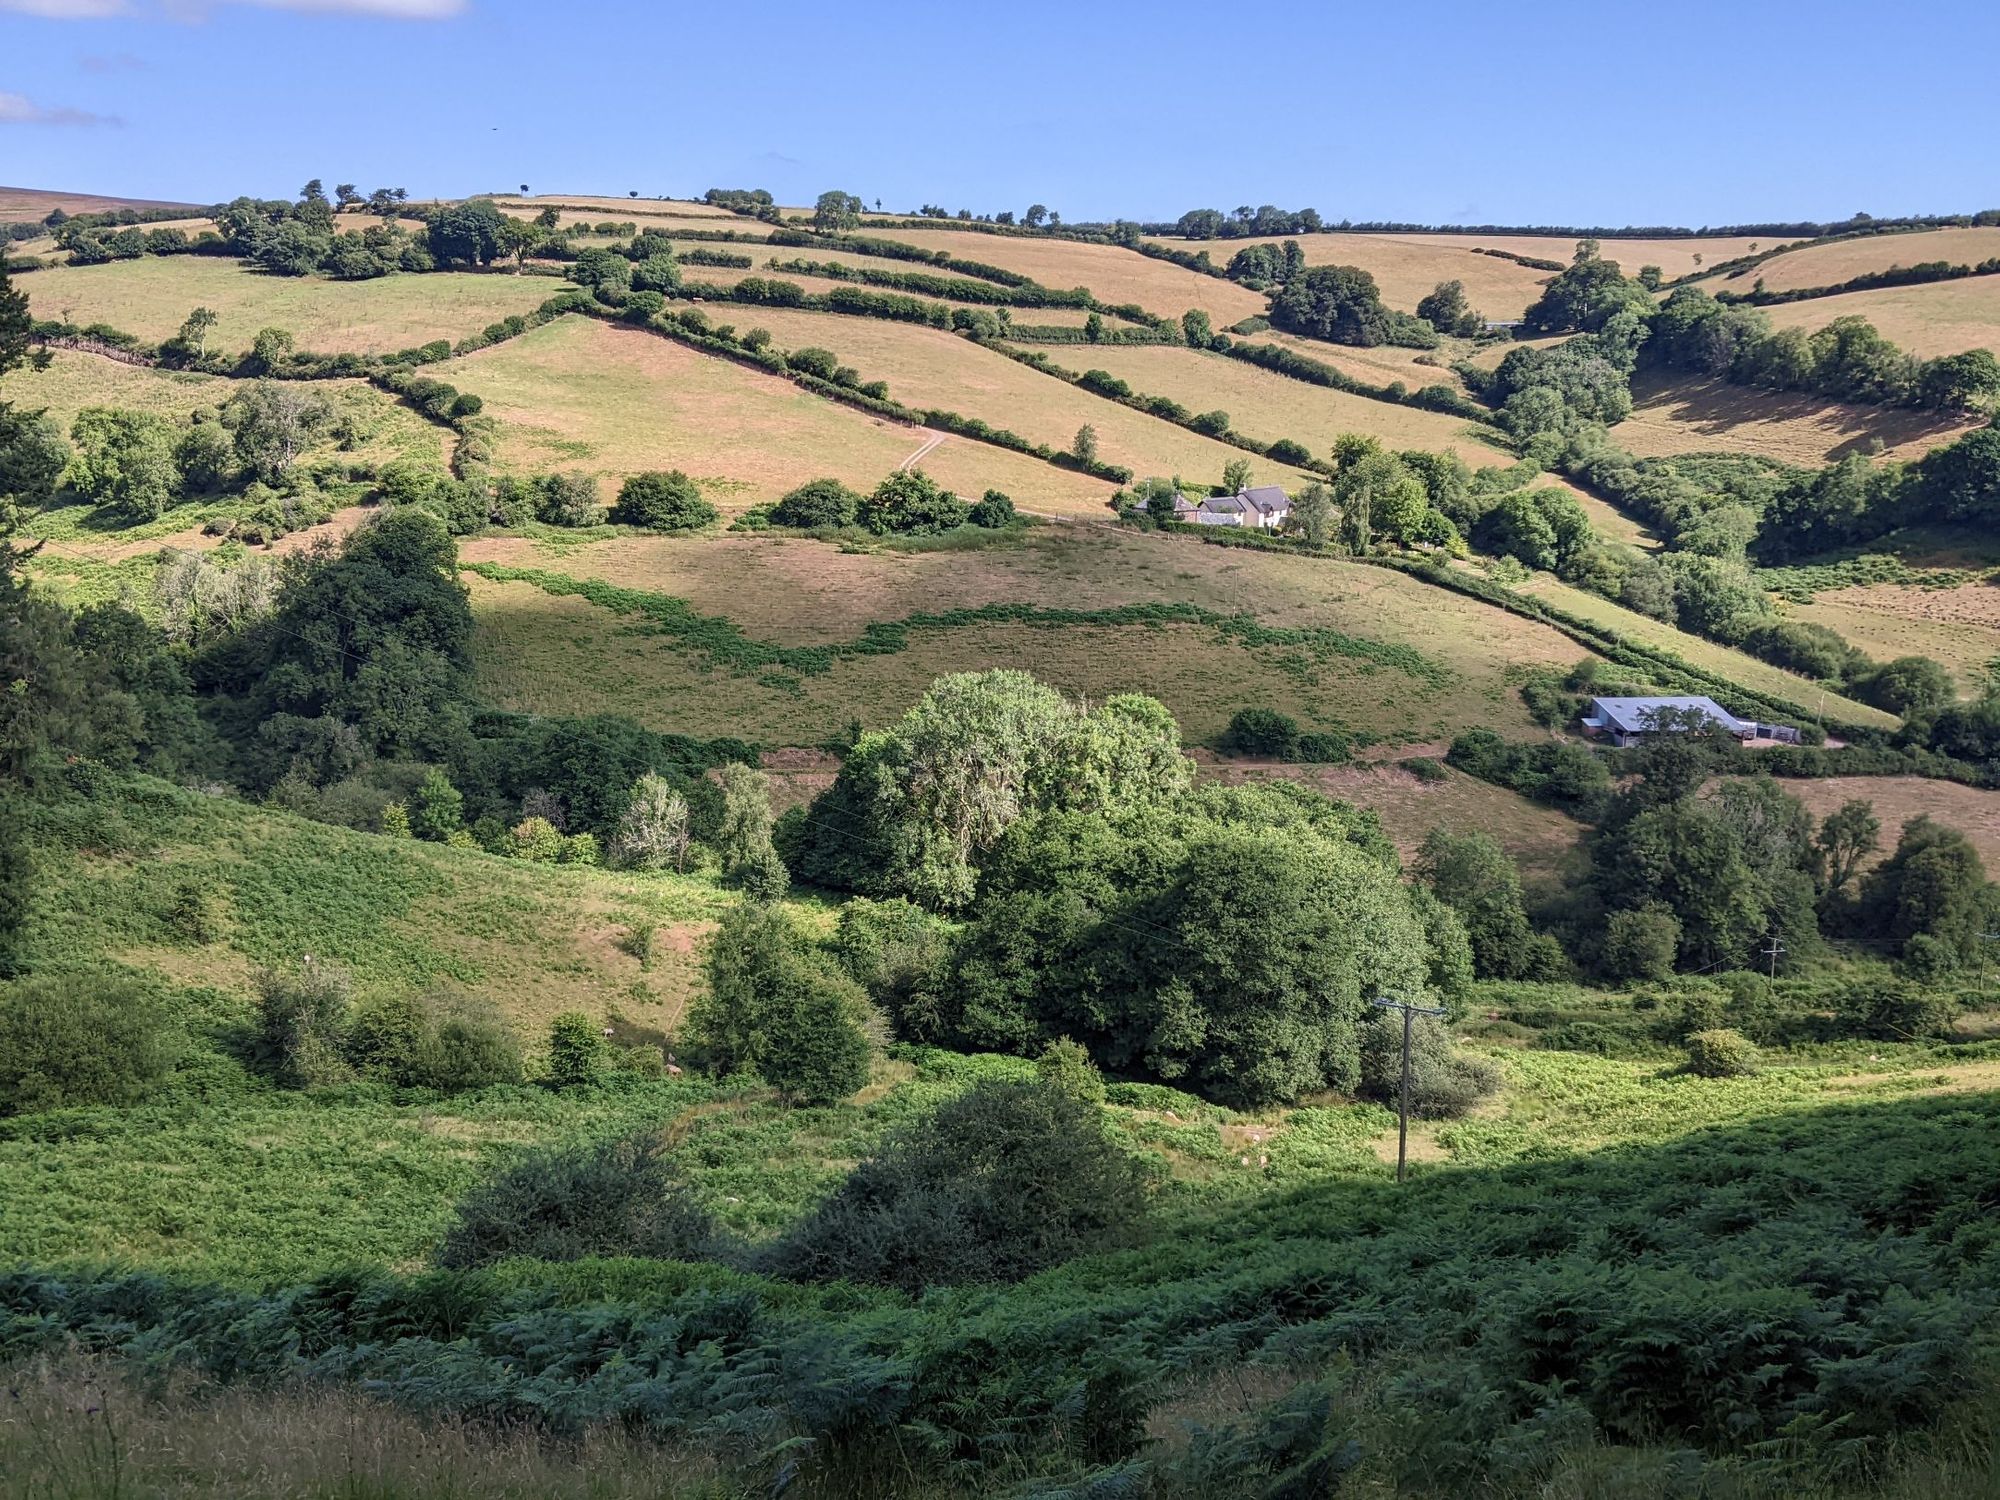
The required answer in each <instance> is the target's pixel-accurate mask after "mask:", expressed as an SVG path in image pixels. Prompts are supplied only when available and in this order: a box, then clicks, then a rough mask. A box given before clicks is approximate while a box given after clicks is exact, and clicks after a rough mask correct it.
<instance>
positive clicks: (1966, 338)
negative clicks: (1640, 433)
mask: <svg viewBox="0 0 2000 1500" xmlns="http://www.w3.org/2000/svg"><path fill="white" fill-rule="evenodd" d="M22 279H23V281H24V282H25V281H28V280H32V279H33V278H31V277H24V278H22ZM1762 311H1763V312H1764V313H1765V314H1766V315H1768V316H1769V318H1770V319H1771V323H1772V326H1774V327H1777V328H1803V329H1805V330H1806V331H1807V332H1809V333H1810V332H1812V331H1814V330H1816V329H1820V328H1824V327H1826V325H1827V324H1829V323H1831V322H1832V321H1833V320H1834V319H1835V318H1845V317H1854V316H1859V317H1864V318H1866V319H1867V320H1868V321H1869V322H1871V323H1873V324H1874V325H1875V327H1876V328H1877V330H1879V331H1880V332H1881V333H1882V335H1883V336H1884V337H1886V338H1888V339H1889V340H1891V341H1892V342H1894V343H1896V344H1900V345H1901V346H1902V347H1903V348H1905V349H1907V350H1909V351H1910V352H1911V353H1912V354H1916V355H1921V356H1922V357H1923V358H1925V359H1933V358H1936V357H1937V356H1938V355H1940V354H1960V353H1963V352H1964V351H1965V350H1967V349H1991V350H1994V351H1995V352H1996V353H2000V276H1970V277H1966V278H1965V279H1963V280H1960V281H1933V282H1930V283H1928V284H1926V285H1923V286H1895V287H1886V288H1884V289H1882V290H1880V291H1874V292H1843V293H1842V294H1841V295H1840V296H1838V297H1810V298H1807V299H1806V300H1805V301H1803V302H1781V303H1779V304H1777V305H1776V306H1774V307H1766V308H1763V309H1762Z"/></svg>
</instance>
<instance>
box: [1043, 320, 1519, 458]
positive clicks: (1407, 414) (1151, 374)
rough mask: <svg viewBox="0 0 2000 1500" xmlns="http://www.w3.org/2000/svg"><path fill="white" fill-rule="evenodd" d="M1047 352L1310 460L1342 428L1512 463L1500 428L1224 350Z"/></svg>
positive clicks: (1398, 444)
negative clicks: (1219, 418) (1307, 452)
mask: <svg viewBox="0 0 2000 1500" xmlns="http://www.w3.org/2000/svg"><path fill="white" fill-rule="evenodd" d="M1245 342H1251V341H1250V340H1246V341H1245ZM1049 353H1050V357H1051V358H1052V359H1054V360H1055V362H1056V363H1057V364H1059V365H1062V366H1063V367H1064V368H1066V369H1071V370H1103V371H1106V372H1107V373H1109V374H1112V375H1116V376H1117V377H1118V378H1119V379H1120V380H1123V381H1126V382H1127V383H1128V384H1130V385H1131V387H1132V389H1133V390H1134V391H1137V392H1139V393H1141V394H1143V395H1147V396H1169V397H1171V398H1173V399H1174V400H1175V401H1178V402H1180V403H1181V405H1183V406H1185V407H1187V408H1188V409H1189V410H1190V411H1214V410H1217V409H1218V408H1219V409H1221V410H1223V411H1226V412H1228V413H1229V417H1230V422H1231V425H1232V426H1234V427H1235V428H1236V429H1237V430H1238V431H1239V432H1242V433H1245V434H1247V435H1248V436H1250V437H1254V438H1259V439H1262V440H1263V441H1265V442H1272V441H1275V440H1276V439H1278V438H1291V439H1292V440H1293V441H1295V442H1301V443H1304V444H1305V445H1306V447H1308V448H1310V449H1311V450H1312V453H1313V456H1314V457H1315V458H1322V459H1324V458H1329V457H1331V455H1332V452H1333V440H1334V439H1335V438H1336V437H1338V436H1339V435H1340V434H1342V433H1348V432H1362V433H1367V434H1369V435H1371V436H1373V437H1378V438H1380V439H1381V440H1382V442H1383V443H1384V444H1385V445H1386V446H1388V447H1391V448H1429V449H1433V450H1435V451H1438V452H1452V453H1456V454H1457V455H1458V456H1459V457H1460V458H1462V459H1464V460H1465V461H1466V462H1467V463H1468V464H1471V465H1472V466H1473V467H1474V468H1487V467H1490V466H1493V465H1501V466H1505V465H1508V464H1512V463H1514V462H1516V461H1517V460H1516V459H1515V456H1514V455H1513V454H1512V453H1510V452H1508V451H1507V450H1506V449H1505V448H1504V447H1502V446H1500V443H1501V442H1504V439H1498V434H1496V433H1494V432H1493V431H1492V430H1491V429H1488V428H1481V427H1480V426H1478V425H1477V424H1475V423H1470V422H1467V421H1465V420H1464V419H1463V418H1460V417H1452V416H1446V415H1445V414H1444V413H1442V412H1433V411H1424V410H1423V409H1421V408H1419V407H1414V406H1398V405H1395V404H1392V403H1390V402H1387V401H1376V400H1373V399H1371V398H1370V397H1367V396H1353V395H1349V394H1347V393H1346V392H1344V391H1336V390H1332V389H1330V388H1329V387H1326V386H1320V385H1310V384H1308V383H1306V382H1305V381H1303V380H1293V379H1291V378H1290V377H1289V376H1285V375H1278V374H1274V373H1273V372H1271V371H1269V370H1264V369H1260V368H1258V367H1257V366H1256V365H1251V364H1245V363H1244V362H1243V361H1242V360H1238V359H1231V358H1229V357H1228V356H1227V355H1223V354H1209V353H1205V352H1203V351H1201V350H1196V349H1180V348H1171V347H1167V346H1162V345H1130V346H1120V345H1109V344H1107V345H1097V346H1094V347H1087V348H1062V349H1054V350H1051V351H1049ZM1496 439H1498V440H1497V441H1496Z"/></svg>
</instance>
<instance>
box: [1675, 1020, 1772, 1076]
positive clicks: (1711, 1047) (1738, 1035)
mask: <svg viewBox="0 0 2000 1500" xmlns="http://www.w3.org/2000/svg"><path fill="white" fill-rule="evenodd" d="M1687 1054H1688V1071H1689V1072H1690V1073H1692V1074H1694V1075H1695V1076H1696V1077H1698V1078H1747V1077H1749V1076H1750V1075H1751V1074H1753V1073H1755V1072H1756V1071H1757V1059H1758V1053H1757V1044H1756V1043H1755V1042H1753V1041H1751V1040H1750V1039H1749V1038H1748V1037H1746V1036H1745V1035H1743V1033H1742V1032H1740V1031H1731V1030H1729V1029H1728V1028H1727V1027H1721V1028H1717V1029H1714V1030H1709V1031H1697V1032H1693V1033H1692V1034H1690V1035H1689V1037H1688V1039H1687Z"/></svg>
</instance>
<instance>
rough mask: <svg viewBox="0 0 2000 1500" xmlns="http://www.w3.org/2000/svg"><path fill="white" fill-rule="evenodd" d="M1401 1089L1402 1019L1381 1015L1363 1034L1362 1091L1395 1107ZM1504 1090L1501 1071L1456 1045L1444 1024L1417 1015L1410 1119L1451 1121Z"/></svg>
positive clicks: (1372, 1019)
mask: <svg viewBox="0 0 2000 1500" xmlns="http://www.w3.org/2000/svg"><path fill="white" fill-rule="evenodd" d="M1402 1086H1403V1018H1402V1016H1400V1015H1398V1014H1396V1013H1395V1012H1393V1011H1378V1012H1377V1013H1375V1014H1374V1015H1372V1016H1370V1017H1369V1019H1368V1023H1367V1025H1365V1026H1364V1027H1362V1029H1361V1092H1362V1094H1363V1095H1364V1096H1365V1097H1367V1098H1371V1099H1378V1100H1381V1101H1382V1102H1383V1103H1385V1104H1387V1105H1389V1106H1390V1107H1391V1108H1394V1107H1395V1105H1396V1103H1397V1096H1398V1095H1399V1094H1400V1093H1401V1092H1402ZM1499 1086H1500V1070H1499V1069H1498V1068H1496V1067H1494V1066H1493V1064H1492V1063H1490V1062H1488V1061H1487V1060H1486V1059H1485V1058H1483V1057H1476V1056H1474V1055H1473V1054H1471V1053H1469V1052H1462V1051H1460V1050H1458V1049H1457V1048H1455V1047H1453V1046H1452V1043H1451V1033H1450V1032H1449V1031H1448V1030H1446V1029H1445V1026H1444V1023H1443V1022H1442V1021H1439V1020H1436V1019H1435V1018H1433V1017H1429V1016H1418V1017H1416V1018H1415V1020H1414V1021H1413V1022H1412V1023H1411V1027H1410V1114H1411V1115H1412V1116H1413V1117H1414V1118H1416V1119H1421V1120H1452V1119H1456V1118H1458V1116H1460V1115H1462V1114H1464V1113H1465V1112H1466V1111H1467V1110H1468V1109H1470V1108H1472V1106H1473V1105H1475V1104H1477V1103H1478V1102H1479V1101H1480V1100H1481V1099H1484V1098H1485V1097H1486V1096H1487V1095H1488V1094H1490V1093H1492V1092H1493V1091H1494V1090H1495V1089H1497V1088H1498V1087H1499Z"/></svg>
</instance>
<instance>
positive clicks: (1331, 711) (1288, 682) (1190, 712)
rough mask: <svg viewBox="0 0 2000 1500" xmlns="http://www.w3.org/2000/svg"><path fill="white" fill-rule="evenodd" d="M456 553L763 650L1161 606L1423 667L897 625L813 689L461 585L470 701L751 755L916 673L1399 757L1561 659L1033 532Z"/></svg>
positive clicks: (1184, 544) (1307, 567)
mask: <svg viewBox="0 0 2000 1500" xmlns="http://www.w3.org/2000/svg"><path fill="white" fill-rule="evenodd" d="M465 555H466V557H467V558H468V559H469V560H487V561H498V562H505V563H507V564H509V565H511V566H521V567H540V568H543V569H546V570H548V571H550V572H554V573H560V574H564V575H566V576H569V577H572V578H580V579H581V578H603V579H605V580H607V581H609V582H613V583H617V584H620V585H622V586H624V587H628V588H636V589H644V590H647V591H649V592H653V593H660V594H667V595H671V596H674V597H679V598H684V599H687V600H688V601H689V602H690V603H691V604H692V605H693V607H694V608H695V609H696V610H697V611H698V612H700V613H703V614H711V615H721V616H724V617H726V618H728V619H729V620H730V621H732V622H733V623H735V624H736V625H737V626H738V627H739V628H740V629H741V630H743V631H744V632H745V633H746V634H747V635H748V636H750V637H751V638H752V639H756V640H763V641H772V642H775V643H779V644H786V645H818V644H826V643H833V642H841V641H849V640H853V639H856V638H857V637H859V635H860V634H861V633H862V631H863V630H864V629H865V628H866V626H867V625H869V624H871V623H874V622H877V621H893V620H901V619H906V618H908V617H909V616H911V615H913V614H917V613H928V614H938V613H942V612H944V611H946V610H951V609H958V608H975V607H979V606H984V605H1004V604H1026V605H1032V606H1036V607H1041V608H1054V609H1073V610H1101V609H1109V608H1115V607H1118V606H1121V605H1131V604H1147V603H1153V602H1177V603H1189V604H1193V605H1196V606H1198V607H1200V608H1202V609H1206V610H1210V611H1213V612H1214V613H1216V614H1222V615H1234V614H1248V615H1250V616H1251V617H1253V618H1254V619H1255V620H1257V621H1258V622H1260V623H1261V624H1264V625H1268V626H1272V627H1276V628H1279V629H1285V630H1301V629H1307V630H1309V629H1316V628H1327V629H1334V630H1339V631H1342V632H1345V633H1347V634H1349V635H1352V636H1355V637H1360V638H1365V639H1367V640H1371V641H1377V642H1382V643H1385V644H1388V645H1392V646H1407V647H1411V648H1414V649H1415V650H1417V651H1419V652H1421V653H1422V654H1423V657H1424V658H1425V659H1426V660H1429V661H1431V662H1434V663H1435V664H1436V665H1437V667H1438V668H1441V669H1442V670H1443V671H1444V673H1445V674H1446V677H1445V678H1444V679H1441V680H1431V679H1428V678H1425V677H1419V676H1412V675H1411V674H1410V673H1408V672H1406V671H1404V670H1402V669H1401V668H1399V667H1395V666H1391V665H1387V664H1381V663H1376V662H1372V661H1369V660H1366V659H1361V658H1356V657H1350V656H1334V657H1331V658H1323V657H1319V656H1315V655H1314V654H1313V653H1312V652H1311V651H1310V650H1309V649H1308V648H1306V647H1304V646H1302V645H1298V644H1289V643H1286V642H1283V641H1278V642H1272V643H1260V644H1245V643H1244V642H1243V641H1241V640H1237V639H1233V638H1230V639H1225V638H1219V637H1218V635H1217V633H1216V631H1215V630H1214V628H1213V627H1211V626H1207V625H1198V624H1166V625H1160V626H1148V625H1145V624H1119V625H1097V624H1089V623H1069V624H1064V625H1062V626H1060V627H1058V628H1051V627H1047V626H1038V625H1034V624H1029V623H1022V622H1016V621H1001V622H997V623H996V622H982V623H973V624H962V625H957V626H953V627H949V628H940V629H922V630H917V631H914V632H913V633H912V635H911V637H910V641H909V645H908V647H907V649H905V650H903V651H900V652H895V653H890V654H885V655H876V656H865V657H860V658H857V659H844V660H840V661H838V662H836V663H835V665H834V666H833V668H832V670H831V671H829V672H827V673H825V674H824V675H817V676H806V675H800V674H795V673H792V672H789V671H780V672H776V673H765V672H763V671H762V670H761V669H758V670H746V671H745V672H743V673H732V672H731V671H730V670H729V669H728V668H727V667H726V666H724V665H714V666H713V667H712V668H711V666H710V664H709V663H708V662H706V661H705V660H703V659H701V658H699V657H696V656H694V655H692V654H691V653H690V651H689V650H688V649H686V648H685V647H683V646H682V645H681V644H679V643H678V642H676V641H674V640H672V639H669V638H664V637H660V636H657V635H651V634H648V633H646V631H645V630H644V629H643V628H635V626H639V625H640V623H641V622H639V621H638V620H636V619H635V618H632V617H625V616H620V615H617V614H614V613H611V612H610V611H608V610H605V609H600V608H598V607H597V606H595V605H592V604H590V603H587V602H585V601H584V600H582V599H580V598H575V597H566V598H559V597H555V596H552V595H550V594H547V593H545V592H542V591H541V590H539V589H537V588H536V587H534V586H533V585H531V584H527V583H491V582H488V581H486V580H484V579H481V578H479V577H477V576H469V579H468V581H469V582H470V584H471V586H472V589H473V598H474V607H475V610H476V612H477V613H478V615H479V619H480V622H481V629H482V632H483V633H484V636H485V641H486V645H485V648H484V650H483V651H482V653H481V656H480V659H481V661H482V663H484V666H483V668H482V670H483V671H485V673H486V674H487V676H486V688H487V691H488V692H489V693H491V694H492V695H493V696H494V697H495V698H496V700H497V701H500V702H503V703H506V704H509V705H512V706H514V707H518V708H522V709H528V710H532V711H538V712H571V711H578V710H579V709H581V708H582V707H583V706H584V705H587V704H594V705H596V707H597V709H600V710H603V711H615V712H626V713H631V714H633V715H634V716H635V717H637V718H639V719H641V720H642V721H644V722H646V723H648V724H651V725H653V726H655V727H657V728H662V729H674V730H682V731H685V732H690V733H703V734H713V733H723V732H728V733H741V734H744V735H746V736H749V737H752V738H755V739H758V740H760V741H763V742H765V743H767V744H808V745H809V744H817V743H819V742H820V741H822V740H824V739H826V738H827V737H829V736H830V735H832V734H834V733H836V732H837V731H838V730H839V729H840V728H841V727H842V726H843V725H845V724H846V723H847V721H848V719H849V718H850V717H853V716H855V715H859V717H860V718H861V719H862V721H863V723H864V724H869V725H874V724H879V723H883V722H886V721H887V720H888V719H889V718H892V717H894V716H895V715H896V714H898V713H900V712H901V711H902V710H903V709H904V708H906V707H907V706H908V705H909V703H910V702H912V701H914V699H915V698H916V697H917V696H918V695H919V694H920V693H921V692H922V691H923V688H924V686H925V685H926V684H927V683H928V682H929V681H930V680H931V678H933V677H935V676H936V675H938V674H939V673H942V672H949V671H961V670H970V669H976V668H983V667H989V666H1023V667H1027V668H1029V669H1030V670H1033V671H1034V672H1036V673H1037V675H1040V676H1043V677H1045V678H1046V679H1047V680H1049V681H1050V682H1052V683H1055V684H1056V685H1058V686H1060V687H1062V688H1063V689H1064V690H1065V691H1069V692H1075V693H1085V694H1088V695H1090V696H1092V697H1099V696H1102V695H1104V694H1107V693H1112V692H1117V691H1121V690H1127V689H1130V690H1137V691H1142V692H1148V693H1152V694H1154V695H1155V696H1157V697H1159V698H1160V699H1161V700H1162V701H1163V702H1165V703H1166V704H1167V705H1168V706H1169V707H1170V708H1172V709H1173V710H1174V712H1175V713H1176V714H1177V715H1178V716H1179V717H1180V719H1181V722H1182V726H1183V728H1184V729H1185V730H1186V731H1187V733H1188V734H1189V736H1190V737H1191V738H1195V739H1205V738H1208V737H1211V736H1213V735H1214V734H1215V733H1216V732H1218V731H1219V730H1220V729H1221V728H1222V726H1223V725H1224V724H1225V723H1226V722H1227V720H1228V718H1229V716H1230V715H1231V714H1232V713H1234V712H1235V710H1236V709H1238V708H1242V707H1245V706H1248V705H1251V704H1268V705H1270V706H1272V707H1276V708H1280V709H1282V710H1283V711H1285V712H1287V713H1292V714H1294V715H1296V716H1297V717H1298V718H1300V720H1301V721H1302V722H1305V723H1308V724H1316V725H1322V726H1326V727H1341V728H1345V729H1348V730H1351V731H1357V732H1365V733H1369V734H1374V735H1381V736H1385V737H1388V738H1391V739H1395V740H1399V741H1404V742H1436V741H1439V740H1442V739H1446V738H1449V736H1450V735H1452V734H1454V733H1457V732H1458V731H1459V730H1462V729H1465V728H1469V727H1472V726H1474V725H1486V726H1489V727H1493V728H1497V729H1501V730H1503V731H1507V732H1511V733H1516V734H1529V733H1532V732H1533V730H1532V727H1531V725H1530V724H1529V722H1528V720H1527V717H1526V713H1525V711H1524V710H1523V708H1522V707H1521V704H1520V702H1519V698H1518V695H1517V694H1516V693H1515V691H1514V685H1515V684H1516V683H1517V682H1518V680H1519V677H1520V674H1521V673H1522V671H1523V670H1525V669H1526V668H1527V667H1530V666H1533V665H1536V664H1541V663H1546V664H1551V665H1553V664H1563V665H1568V664H1570V663H1573V662H1574V661H1576V660H1577V658H1579V657H1580V656H1582V655H1584V654H1585V653H1584V652H1582V651H1581V650H1580V649H1579V648H1578V647H1576V646H1575V645H1574V644H1573V643H1572V642H1570V641H1569V640H1567V639H1566V638H1564V637H1562V636H1561V635H1559V634H1558V633H1556V632H1554V631H1552V630H1548V629H1545V628H1543V627H1541V626H1537V625H1535V624H1533V623H1531V622H1528V621H1524V620H1520V619H1518V618H1516V617H1514V616H1512V615H1509V614H1507V613H1505V612H1504V611H1501V610H1496V609H1493V608H1491V607H1489V606H1486V605H1482V604H1479V603H1477V602H1476V601H1473V600H1469V599H1465V598H1463V597H1461V596H1458V595H1455V594H1449V593H1446V592H1444V591H1441V590H1435V589H1430V588H1426V587H1422V586H1419V585H1414V584H1412V583H1411V582H1410V581H1409V580H1407V579H1405V578H1403V577H1402V576H1400V575H1398V574H1394V573H1391V572H1388V571H1386V570H1384V569H1379V568H1371V567H1368V566H1366V565H1363V564H1357V563H1341V562H1332V561H1322V560H1313V559H1306V558H1293V557H1282V556H1273V555H1270V554H1264V553H1254V552H1242V551H1235V550H1229V549H1224V548H1219V547H1209V546H1205V545H1203V544H1201V543H1198V542H1193V541H1187V540H1182V539H1177V538H1166V537H1160V536H1151V535H1146V534H1143V533H1132V532H1118V531H1111V530H1109V529H1100V528H1092V529H1091V530H1089V531H1088V532H1087V533H1079V532H1077V531H1074V530H1072V529H1070V528H1063V527H1047V528H1040V529H1037V530H1035V531H1032V532H1031V533H1030V534H1029V535H1028V536H1027V538H1026V539H1024V541H1023V542H1022V543H1021V544H1020V545H1019V546H1003V547H993V548H986V549H982V550H979V551H976V552H966V553H929V554H917V555H909V554H902V553H896V552H888V551H884V552H881V553H871V554H846V553H841V552H839V551H838V550H836V549H835V548H834V547H833V546H831V545H829V544H826V543H817V542H809V541H801V540H780V539H773V538H736V537H718V538H712V539H693V540H687V539H683V540H673V539H662V538H631V539H624V540H618V541H611V542H600V543H592V544H587V545H584V546H578V547H568V548H563V549H560V550H556V549H546V548H540V547H537V546H536V545H535V544H533V543H530V542H527V541H524V540H521V539H515V538H482V539H479V540H476V541H472V542H468V543H467V544H466V546H465ZM730 725H734V726H735V727H734V728H733V729H731V728H727V726H730Z"/></svg>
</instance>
